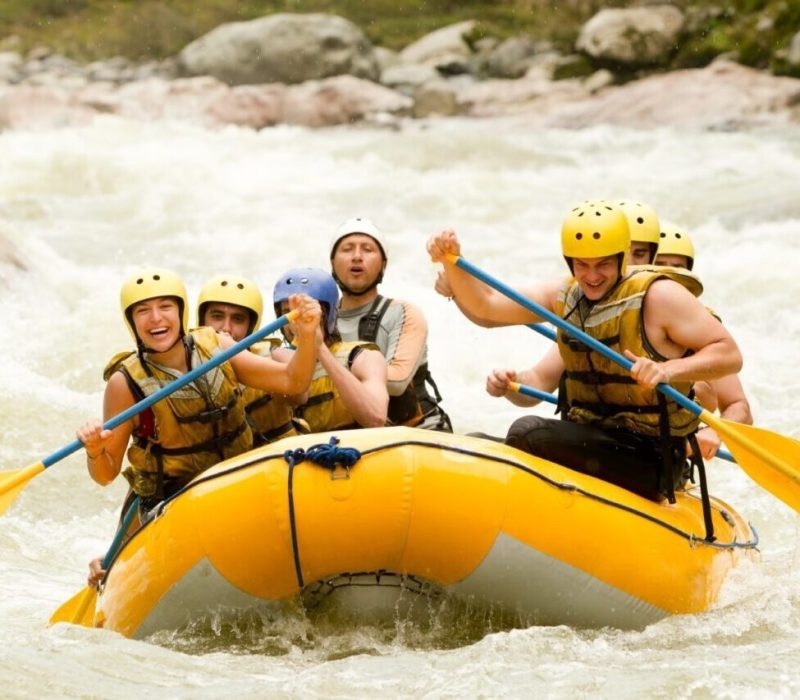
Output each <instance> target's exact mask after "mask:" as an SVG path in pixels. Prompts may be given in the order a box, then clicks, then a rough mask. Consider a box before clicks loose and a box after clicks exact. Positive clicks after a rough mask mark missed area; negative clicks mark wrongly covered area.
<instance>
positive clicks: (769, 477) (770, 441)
mask: <svg viewBox="0 0 800 700" xmlns="http://www.w3.org/2000/svg"><path fill="white" fill-rule="evenodd" d="M447 261H448V262H449V263H451V264H453V265H456V266H458V267H460V268H461V269H462V270H464V271H466V272H468V273H469V274H470V275H472V276H473V277H475V278H477V279H479V280H480V281H481V282H484V283H485V284H487V285H489V286H490V287H492V288H493V289H496V290H497V291H498V292H500V293H501V294H503V295H504V296H506V297H508V298H509V299H511V300H513V301H515V302H517V303H518V304H519V305H520V306H522V307H524V308H526V309H528V311H531V312H533V313H535V314H536V315H537V316H540V317H541V318H543V319H545V320H546V321H548V322H550V323H552V324H553V325H554V326H556V327H558V328H560V329H561V330H563V331H564V332H565V333H569V334H570V335H571V336H572V337H574V338H577V339H579V340H580V341H581V342H582V343H584V344H585V345H588V346H589V347H590V348H591V349H592V350H595V351H596V352H599V353H600V354H601V355H603V356H605V357H607V358H608V359H610V360H612V361H614V362H616V363H617V364H618V365H620V366H621V367H623V368H625V369H626V370H629V371H630V369H631V368H632V367H633V362H631V361H630V360H629V359H627V358H626V357H624V356H623V355H620V354H619V353H618V352H616V351H615V350H612V349H611V348H610V347H608V346H606V345H603V343H601V342H599V341H598V340H596V339H595V338H592V336H590V335H588V334H586V333H584V332H583V331H581V330H580V329H579V328H576V327H575V326H573V325H572V324H571V323H569V322H568V321H565V320H564V319H563V318H561V317H560V316H558V315H557V314H554V313H553V312H552V311H550V310H549V309H546V308H544V307H542V306H540V305H539V304H537V303H536V302H534V301H532V300H531V299H528V298H527V297H525V296H523V295H522V294H520V293H519V292H517V291H516V290H515V289H512V288H511V287H509V286H508V285H506V284H503V282H501V281H499V280H497V279H495V278H494V277H492V276H491V275H489V274H487V273H486V272H484V271H483V270H481V269H480V268H478V267H476V266H475V265H473V264H472V263H470V262H468V261H467V260H464V258H461V257H459V256H457V255H452V254H450V255H448V256H447ZM658 390H659V391H661V392H662V393H663V394H665V395H666V396H667V397H669V398H670V399H672V400H673V401H675V402H676V403H678V404H679V405H680V406H683V407H684V408H685V409H687V410H689V411H691V412H692V413H694V414H695V415H696V416H698V417H699V418H700V420H701V421H703V422H704V423H706V424H707V425H710V426H711V427H712V428H714V429H715V430H716V431H717V432H718V433H719V434H720V435H721V436H722V438H723V439H724V440H725V444H726V445H727V446H728V448H729V449H730V450H731V452H732V455H733V457H734V458H735V459H736V461H737V462H738V463H739V466H741V468H742V469H743V470H744V471H745V472H746V473H747V474H749V475H750V477H751V478H752V479H753V481H755V482H756V483H758V484H760V485H761V486H762V487H763V488H765V489H766V490H767V491H769V492H771V493H772V494H773V495H774V496H776V497H777V498H779V499H780V500H782V501H783V502H784V503H786V504H787V505H789V506H791V507H792V508H793V509H794V510H796V511H798V512H800V467H798V466H793V465H800V442H798V441H797V440H794V439H792V438H789V437H786V436H785V435H779V434H777V433H774V432H772V431H769V430H765V429H764V428H756V427H755V426H752V425H744V424H743V423H733V422H732V421H728V420H725V419H724V418H719V417H718V416H715V415H714V414H713V413H710V412H709V411H706V410H704V409H703V408H702V407H701V406H699V405H698V404H696V403H695V402H694V401H692V400H691V399H689V398H687V397H686V396H684V395H683V394H681V393H680V392H678V391H676V390H675V389H673V388H672V387H671V386H669V385H668V384H659V385H658ZM773 453H775V454H773ZM776 454H777V455H781V456H780V457H778V456H776Z"/></svg>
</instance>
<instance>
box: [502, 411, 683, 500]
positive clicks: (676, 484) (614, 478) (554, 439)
mask: <svg viewBox="0 0 800 700" xmlns="http://www.w3.org/2000/svg"><path fill="white" fill-rule="evenodd" d="M506 444H508V445H511V446H512V447H516V448H517V449H520V450H524V451H525V452H529V453H530V454H533V455H536V456H537V457H541V458H542V459H546V460H548V461H550V462H555V463H556V464H561V465H563V466H565V467H569V468H570V469H574V470H575V471H578V472H582V473H583V474H590V475H591V476H596V477H597V478H599V479H603V480H604V481H608V482H610V483H612V484H616V485H617V486H621V487H622V488H624V489H627V490H628V491H633V492H634V493H637V494H639V495H640V496H644V497H645V498H649V499H651V500H653V501H660V500H662V499H663V498H665V497H667V495H668V494H669V493H670V483H669V482H670V480H671V481H672V484H671V485H672V489H673V490H675V489H680V488H682V487H683V485H684V484H685V483H686V479H687V478H688V476H689V473H690V472H689V469H690V468H689V465H688V464H687V461H686V440H685V439H684V438H670V448H671V452H672V465H673V466H672V467H671V470H670V469H669V468H668V467H665V466H664V459H663V453H662V444H661V439H660V438H657V437H650V436H648V435H640V434H637V433H632V432H630V431H628V430H622V429H604V428H597V427H595V426H591V425H580V424H578V423H572V422H570V421H564V420H558V419H555V418H542V417H540V416H525V417H523V418H519V419H518V420H516V421H514V423H512V425H511V427H510V428H509V429H508V434H507V435H506ZM668 471H671V473H669V474H668Z"/></svg>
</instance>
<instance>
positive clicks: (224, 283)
mask: <svg viewBox="0 0 800 700" xmlns="http://www.w3.org/2000/svg"><path fill="white" fill-rule="evenodd" d="M227 286H228V280H224V281H222V282H220V287H227Z"/></svg>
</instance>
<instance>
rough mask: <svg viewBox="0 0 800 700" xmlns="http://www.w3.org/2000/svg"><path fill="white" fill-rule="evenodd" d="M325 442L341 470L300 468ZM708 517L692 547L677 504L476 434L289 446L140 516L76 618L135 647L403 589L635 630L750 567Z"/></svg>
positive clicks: (262, 452)
mask: <svg viewBox="0 0 800 700" xmlns="http://www.w3.org/2000/svg"><path fill="white" fill-rule="evenodd" d="M331 435H335V436H336V437H338V438H339V441H340V442H339V445H338V449H346V453H347V454H348V455H350V456H351V458H352V459H351V460H350V461H354V463H353V464H352V465H351V466H349V467H346V466H342V464H339V465H338V466H333V467H331V465H328V466H327V467H326V466H322V465H320V464H317V463H314V462H313V461H311V460H309V459H305V460H303V457H304V456H305V454H306V451H308V452H311V450H310V448H311V447H312V446H314V445H319V444H324V443H327V442H328V441H329V438H330V437H331ZM355 451H357V452H355ZM359 453H360V455H359ZM340 454H345V453H344V452H341V453H340ZM343 461H344V462H345V463H346V462H347V461H348V460H343ZM712 507H713V515H712V517H713V524H714V532H715V535H716V539H715V540H714V541H713V542H707V541H705V540H704V536H705V527H704V522H703V512H702V505H701V502H700V499H699V497H698V496H697V495H695V494H693V493H691V492H682V493H678V494H677V503H675V504H673V505H670V504H668V503H666V502H665V503H662V504H658V503H653V502H651V501H648V500H645V499H643V498H641V497H639V496H636V495H635V494H632V493H630V492H628V491H625V490H623V489H621V488H618V487H616V486H613V485H612V484H608V483H606V482H603V481H600V480H598V479H595V478H593V477H590V476H586V475H583V474H579V473H576V472H574V471H571V470H569V469H566V468H564V467H561V466H558V465H555V464H552V463H550V462H547V461H544V460H542V459H539V458H537V457H534V456H532V455H528V454H526V453H523V452H520V451H519V450H516V449H514V448H511V447H508V446H507V445H503V444H500V443H496V442H492V441H490V440H484V439H480V438H475V437H467V436H461V435H449V434H444V433H434V432H430V431H424V430H417V429H414V428H402V427H400V428H376V429H371V430H353V431H340V432H338V433H330V434H316V435H302V436H296V437H291V438H286V439H284V440H281V441H279V442H276V443H273V444H271V445H267V446H265V447H263V448H260V449H258V450H254V451H252V452H249V453H247V454H245V455H242V456H240V457H237V458H235V459H232V460H228V461H226V462H224V463H221V464H219V465H217V466H216V467H214V468H212V469H210V470H209V471H207V472H205V473H203V474H202V475H200V476H199V477H198V478H197V479H195V480H194V481H193V482H192V483H190V484H189V485H188V486H187V487H185V488H184V489H183V490H182V491H181V492H180V493H178V494H176V496H174V497H173V498H172V499H170V500H169V501H167V502H165V503H163V504H161V505H160V506H159V507H158V508H157V509H155V511H154V513H153V518H152V519H151V520H149V521H147V522H146V524H145V525H144V526H143V527H142V528H141V529H140V530H139V531H138V532H137V533H136V534H135V535H134V536H133V537H131V539H130V540H129V541H128V542H127V543H126V545H125V546H124V547H123V548H122V549H121V551H120V552H119V554H118V556H117V557H116V558H115V560H114V561H113V562H112V564H111V566H110V568H109V572H108V574H107V576H106V579H105V581H104V583H103V585H102V589H101V591H100V594H99V596H98V602H97V608H96V611H95V619H94V623H95V625H96V626H98V627H105V628H107V629H111V630H115V631H117V632H120V633H122V634H124V635H126V636H131V637H136V638H142V637H146V636H148V635H150V634H152V633H154V632H157V631H159V630H170V629H178V628H180V627H181V626H183V625H186V624H187V623H190V622H191V621H192V620H194V619H197V618H199V617H200V616H202V615H206V614H209V613H212V612H213V611H215V610H219V609H224V610H234V611H235V610H246V609H252V608H255V609H259V608H261V609H263V608H268V609H269V608H270V607H271V606H272V607H275V606H276V605H277V606H280V605H285V602H286V601H289V600H296V599H297V596H298V594H300V595H302V599H303V600H304V601H305V602H306V604H310V605H315V604H317V603H319V602H320V601H321V600H322V599H332V598H333V599H338V600H339V602H340V603H341V604H342V605H344V607H345V608H349V609H350V612H353V613H355V614H356V615H357V614H358V613H359V608H360V606H363V608H364V610H365V611H366V610H367V608H369V607H370V606H371V605H376V604H377V605H379V606H380V605H387V604H388V605H389V606H390V608H391V605H393V603H392V602H388V603H387V598H386V594H387V593H388V594H390V595H389V597H390V598H391V596H396V595H400V594H402V593H405V594H406V595H409V594H410V595H411V597H414V595H416V594H418V595H420V596H426V595H441V594H445V595H454V596H458V597H460V598H464V599H466V600H468V601H475V602H480V603H486V604H489V605H492V606H499V607H500V608H501V609H504V610H508V611H510V612H512V613H513V614H515V615H517V616H518V619H520V620H523V621H524V623H525V624H543V625H555V624H567V625H571V626H575V627H603V626H613V627H619V628H625V629H631V628H633V629H635V628H642V627H644V626H646V625H647V624H649V623H651V622H654V621H656V620H659V619H661V618H663V617H665V616H667V615H671V614H676V613H696V612H700V611H703V610H706V609H708V608H709V607H711V606H712V605H713V604H714V602H715V600H716V599H717V597H718V594H719V591H720V587H721V585H722V583H723V581H724V580H725V577H726V575H727V573H728V572H729V571H730V570H731V568H732V567H733V566H735V565H736V563H737V562H738V561H740V560H741V558H743V557H750V558H753V557H757V554H758V553H757V550H756V545H757V538H756V536H755V535H754V533H753V531H752V530H751V528H750V527H749V526H748V524H747V523H746V522H745V521H744V520H743V519H742V518H741V516H739V515H738V514H737V513H736V512H735V511H733V510H732V509H731V508H730V507H729V506H727V505H726V504H724V503H722V502H721V501H719V500H716V499H712ZM376 592H377V594H378V595H377V596H376ZM376 601H377V602H376Z"/></svg>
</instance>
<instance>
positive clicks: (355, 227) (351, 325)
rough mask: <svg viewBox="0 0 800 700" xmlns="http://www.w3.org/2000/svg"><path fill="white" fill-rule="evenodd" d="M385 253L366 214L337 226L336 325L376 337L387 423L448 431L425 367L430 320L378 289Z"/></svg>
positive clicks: (350, 333)
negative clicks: (384, 384)
mask: <svg viewBox="0 0 800 700" xmlns="http://www.w3.org/2000/svg"><path fill="white" fill-rule="evenodd" d="M387 253H388V247H387V245H386V239H385V237H384V236H383V234H382V233H381V232H380V230H379V229H378V227H377V226H375V224H373V223H372V222H371V221H370V220H369V219H365V218H354V219H348V220H347V221H345V222H344V223H343V224H342V225H341V226H340V227H339V228H338V229H337V231H336V234H335V236H334V239H333V241H332V244H331V250H330V259H331V268H332V273H333V277H334V279H335V280H336V283H337V284H338V285H339V289H341V291H342V300H341V302H340V305H339V331H340V332H341V334H342V338H344V340H369V341H371V342H374V343H375V344H376V345H377V346H378V347H379V348H380V350H381V352H382V353H383V355H384V357H385V358H386V362H387V364H388V382H387V386H388V390H389V397H390V401H389V423H390V424H391V425H412V426H417V427H420V428H427V429H429V430H442V431H446V432H452V426H451V424H450V419H449V417H448V416H447V414H446V413H445V412H444V411H443V410H442V408H441V406H440V405H439V402H440V401H441V400H442V399H441V396H440V395H439V391H438V389H437V387H436V384H435V383H434V382H433V378H432V377H431V375H430V372H429V371H428V362H427V354H428V348H427V337H428V324H427V321H426V320H425V317H424V316H423V314H422V311H420V309H419V308H418V307H417V306H415V305H414V304H411V303H409V302H407V301H400V300H398V299H385V298H384V297H382V296H380V295H379V294H378V285H379V284H380V283H381V281H382V280H383V273H384V271H385V269H386V262H387V259H388V255H387ZM426 382H427V384H429V385H430V386H431V389H432V390H433V394H432V395H431V394H430V393H429V392H428V389H427V386H426Z"/></svg>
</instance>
